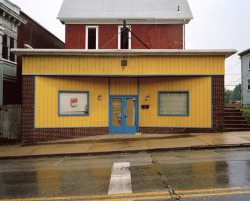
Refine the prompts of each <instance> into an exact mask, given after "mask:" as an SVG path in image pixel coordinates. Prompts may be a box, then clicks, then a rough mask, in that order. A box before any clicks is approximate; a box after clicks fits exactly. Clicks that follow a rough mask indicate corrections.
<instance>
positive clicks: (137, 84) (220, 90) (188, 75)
mask: <svg viewBox="0 0 250 201" xmlns="http://www.w3.org/2000/svg"><path fill="white" fill-rule="evenodd" d="M80 11H81V12H80ZM58 18H59V19H60V20H61V21H62V22H63V23H65V26H66V44H65V45H66V48H68V49H65V50H51V49H48V50H39V49H32V50H29V49H26V50H25V49H15V50H14V51H13V52H14V53H16V54H17V55H21V56H22V57H23V72H22V73H23V89H24V90H23V92H24V93H23V127H22V131H23V140H24V141H25V142H37V141H48V140H58V139H66V138H76V137H82V136H89V135H103V134H113V133H116V134H119V133H125V134H126V133H136V132H142V133H201V132H216V131H217V130H219V128H220V127H222V125H223V123H224V74H225V58H227V57H229V56H231V55H232V54H234V53H235V52H236V51H235V50H185V49H184V43H185V42H184V41H185V40H184V38H185V37H184V36H185V34H184V30H185V29H184V25H185V24H186V23H188V22H189V21H190V19H192V14H191V11H190V8H189V6H188V3H187V0H175V1H172V0H133V1H132V0H105V1H99V0H91V1H90V0H64V2H63V5H62V7H61V10H60V12H59V15H58ZM123 20H126V21H127V24H128V26H129V27H130V28H131V31H132V32H133V33H134V34H135V35H136V36H137V37H138V38H139V39H140V40H141V41H142V42H143V43H144V44H146V45H147V46H148V47H149V48H150V49H149V50H148V49H145V46H144V45H142V43H140V42H138V41H137V40H134V39H135V37H133V36H132V40H131V37H130V35H129V34H130V33H131V32H128V33H126V34H127V36H126V34H124V32H123V34H120V30H121V29H120V27H121V26H122V24H123ZM131 34H132V33H131ZM132 35H133V34H132ZM116 36H117V37H116ZM121 38H122V39H121ZM123 39H124V40H123ZM105 44H107V45H106V46H105ZM119 44H120V45H119ZM90 47H91V48H90ZM102 47H104V48H102ZM130 47H131V49H130ZM119 48H121V49H119Z"/></svg>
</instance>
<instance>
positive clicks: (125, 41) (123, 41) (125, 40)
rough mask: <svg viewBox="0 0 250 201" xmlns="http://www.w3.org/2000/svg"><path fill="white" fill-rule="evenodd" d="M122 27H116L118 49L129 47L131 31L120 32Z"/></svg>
mask: <svg viewBox="0 0 250 201" xmlns="http://www.w3.org/2000/svg"><path fill="white" fill-rule="evenodd" d="M127 27H128V28H130V29H131V27H129V26H127ZM122 28H123V27H122V26H119V27H118V33H119V34H118V49H131V32H128V33H125V32H124V34H122Z"/></svg>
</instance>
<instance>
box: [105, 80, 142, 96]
mask: <svg viewBox="0 0 250 201" xmlns="http://www.w3.org/2000/svg"><path fill="white" fill-rule="evenodd" d="M110 95H138V78H110Z"/></svg>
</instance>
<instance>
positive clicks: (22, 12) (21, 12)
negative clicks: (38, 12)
mask: <svg viewBox="0 0 250 201" xmlns="http://www.w3.org/2000/svg"><path fill="white" fill-rule="evenodd" d="M22 14H23V15H26V16H27V17H28V18H30V19H31V20H32V21H33V22H34V23H36V24H37V25H38V26H40V27H42V28H43V29H44V30H45V31H47V32H48V33H49V34H51V35H52V36H54V37H55V38H56V39H58V40H59V41H61V42H62V43H63V44H64V45H65V42H63V41H62V40H61V39H60V38H58V37H57V36H56V35H55V34H53V33H52V32H51V31H49V30H48V29H46V28H45V27H44V26H43V25H42V24H40V23H39V22H38V21H36V20H34V19H33V18H32V17H30V16H29V15H28V14H27V13H25V12H24V11H22V10H20V16H21V15H22ZM25 20H26V19H25ZM26 21H27V20H26Z"/></svg>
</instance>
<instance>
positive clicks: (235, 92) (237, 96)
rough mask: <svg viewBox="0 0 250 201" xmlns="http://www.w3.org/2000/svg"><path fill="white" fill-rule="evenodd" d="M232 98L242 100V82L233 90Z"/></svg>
mask: <svg viewBox="0 0 250 201" xmlns="http://www.w3.org/2000/svg"><path fill="white" fill-rule="evenodd" d="M232 99H235V100H237V101H240V100H241V84H238V85H237V86H236V87H235V88H234V89H233V91H232Z"/></svg>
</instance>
